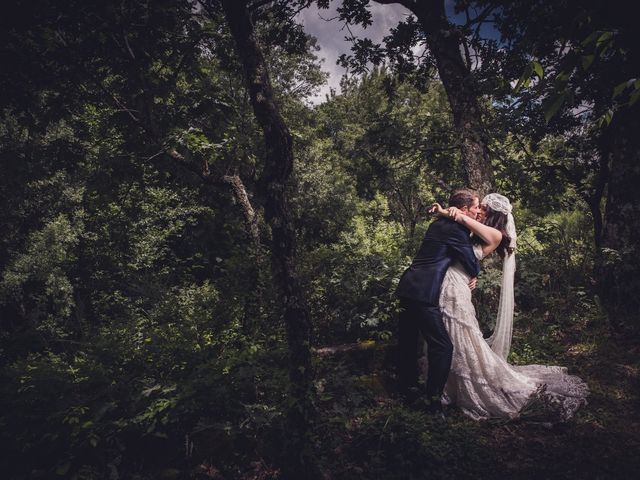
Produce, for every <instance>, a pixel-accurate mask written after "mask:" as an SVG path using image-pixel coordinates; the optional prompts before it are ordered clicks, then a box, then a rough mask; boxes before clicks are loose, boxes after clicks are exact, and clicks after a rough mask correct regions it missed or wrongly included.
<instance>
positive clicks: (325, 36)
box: [297, 1, 409, 103]
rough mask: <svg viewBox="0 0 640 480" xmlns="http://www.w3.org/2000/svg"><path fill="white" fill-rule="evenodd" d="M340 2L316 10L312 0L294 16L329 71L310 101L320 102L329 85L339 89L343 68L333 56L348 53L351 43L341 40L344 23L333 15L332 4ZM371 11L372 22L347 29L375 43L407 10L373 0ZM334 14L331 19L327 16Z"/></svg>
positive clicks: (334, 11)
mask: <svg viewBox="0 0 640 480" xmlns="http://www.w3.org/2000/svg"><path fill="white" fill-rule="evenodd" d="M339 4H340V2H335V1H334V2H331V8H329V10H318V8H317V7H316V5H315V4H313V6H311V7H310V8H308V9H305V10H303V11H302V12H301V13H300V14H299V15H298V17H297V20H298V21H299V22H300V23H301V24H302V25H303V26H304V29H305V31H306V32H307V33H309V34H310V35H313V36H314V37H316V38H317V39H318V44H319V46H320V48H321V49H320V51H319V52H318V56H319V57H320V58H324V62H323V64H322V69H323V70H324V71H326V72H329V74H330V77H329V82H328V84H327V85H325V86H323V87H322V89H321V90H320V91H319V92H318V93H317V94H316V95H315V97H314V98H311V99H310V100H311V101H312V102H313V103H320V102H323V101H324V99H325V95H326V94H328V93H329V89H330V88H333V89H335V90H336V91H337V92H339V91H340V86H339V83H340V77H342V75H343V74H344V73H345V69H344V68H342V67H340V66H338V65H336V60H337V59H338V57H339V56H340V55H341V54H342V53H349V52H350V49H351V43H350V42H348V41H346V40H345V37H346V36H349V32H348V31H347V29H346V28H344V24H343V23H341V22H340V21H339V20H338V19H335V18H334V17H336V16H337V13H336V7H337V6H338V5H339ZM370 9H371V13H372V15H373V25H371V26H370V27H368V28H367V29H363V28H362V27H361V26H359V25H354V26H351V31H352V32H353V34H354V35H356V36H357V37H359V38H364V37H367V38H370V39H371V40H373V41H374V42H375V43H380V42H381V41H382V38H383V37H384V36H385V35H387V34H388V33H389V30H390V29H391V28H393V27H395V26H396V25H398V22H400V21H401V20H404V19H405V18H406V17H407V16H408V15H409V11H408V10H407V9H406V8H404V7H402V6H401V5H398V4H394V5H380V4H377V3H373V2H372V4H371V6H370ZM332 18H334V20H330V21H328V20H329V19H332Z"/></svg>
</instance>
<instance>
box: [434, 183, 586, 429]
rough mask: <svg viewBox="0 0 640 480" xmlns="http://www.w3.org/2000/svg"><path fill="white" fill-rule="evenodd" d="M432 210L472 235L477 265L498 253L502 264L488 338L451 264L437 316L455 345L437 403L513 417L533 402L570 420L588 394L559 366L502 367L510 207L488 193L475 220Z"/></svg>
mask: <svg viewBox="0 0 640 480" xmlns="http://www.w3.org/2000/svg"><path fill="white" fill-rule="evenodd" d="M432 208H433V211H434V212H435V213H436V214H437V215H439V216H448V217H450V218H452V219H453V220H454V221H456V222H458V223H462V224H463V225H464V226H466V227H467V228H468V229H469V230H471V232H472V233H473V235H474V239H475V241H476V245H475V246H474V253H475V255H476V257H477V258H478V259H479V260H482V259H483V258H485V257H486V256H487V255H489V254H490V253H492V252H493V251H496V252H497V253H498V255H500V257H502V259H503V282H502V290H501V295H500V304H499V307H498V310H499V313H498V320H497V322H496V328H495V330H494V333H493V335H492V336H491V337H490V338H488V339H484V338H483V336H482V332H481V331H480V327H479V325H478V320H477V318H476V312H475V308H474V306H473V304H472V302H471V290H470V288H469V281H470V278H469V275H468V274H467V273H466V271H465V270H464V269H463V268H462V267H461V266H460V265H457V264H454V265H452V266H451V267H449V269H448V270H447V273H446V274H445V277H444V280H443V282H442V289H441V291H440V310H441V311H442V318H443V321H444V325H445V327H446V329H447V331H448V333H449V336H450V338H451V342H452V343H453V360H452V364H451V371H450V373H449V377H448V380H447V384H446V386H445V389H444V395H443V403H445V404H447V403H452V404H455V405H457V406H458V407H460V408H461V409H462V411H463V412H464V413H465V414H467V415H468V416H470V417H472V418H474V419H476V420H480V419H487V418H515V417H517V416H519V414H520V412H521V411H522V410H523V408H525V407H526V406H527V405H528V404H529V403H530V402H531V401H532V400H534V399H535V398H542V399H543V400H545V401H544V403H545V404H546V405H551V406H553V409H554V411H555V412H556V413H557V414H559V416H560V418H561V419H562V420H566V419H568V418H571V417H572V416H573V414H574V413H575V411H576V410H577V409H578V408H579V407H580V406H581V405H584V404H586V397H587V395H588V388H587V385H586V383H585V382H584V381H582V380H581V379H580V378H579V377H576V376H573V375H569V374H568V373H567V369H566V368H565V367H557V366H543V365H525V366H515V365H510V364H509V363H507V361H506V357H507V355H508V353H509V348H510V344H511V326H512V322H513V276H514V272H515V253H514V248H515V240H516V231H515V225H514V221H513V216H512V214H511V204H510V203H509V200H508V199H507V198H506V197H504V196H503V195H500V194H497V193H492V194H489V195H487V196H486V197H485V198H484V199H483V200H482V202H481V210H482V213H481V215H480V216H479V219H480V220H481V221H476V220H474V219H473V218H471V217H469V216H467V215H465V214H464V213H462V212H461V211H460V210H458V209H457V208H455V207H449V208H447V209H443V208H442V207H441V206H440V205H438V204H434V205H433V207H432Z"/></svg>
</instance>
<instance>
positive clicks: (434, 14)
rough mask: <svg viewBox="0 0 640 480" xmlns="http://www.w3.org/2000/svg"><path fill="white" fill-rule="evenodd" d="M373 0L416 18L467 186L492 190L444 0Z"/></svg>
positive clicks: (475, 107) (474, 102) (475, 109)
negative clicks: (457, 140) (447, 112)
mask: <svg viewBox="0 0 640 480" xmlns="http://www.w3.org/2000/svg"><path fill="white" fill-rule="evenodd" d="M375 1H377V2H378V3H384V4H388V3H400V4H402V5H404V6H405V7H406V8H407V9H409V10H410V11H411V12H412V13H413V14H414V15H415V16H416V18H417V19H418V22H419V23H420V26H421V27H422V30H423V31H424V33H425V34H426V36H427V44H428V46H429V50H430V51H431V53H432V55H433V56H434V58H435V60H436V66H437V67H438V73H439V75H440V80H441V81H442V85H443V86H444V89H445V91H446V92H447V97H448V99H449V105H450V106H451V112H452V114H453V123H454V126H455V128H456V129H457V130H458V132H459V134H460V152H461V158H462V164H463V165H464V169H465V173H466V176H467V182H468V186H469V187H471V188H473V189H475V190H477V191H478V192H479V193H480V195H481V196H483V195H485V194H487V193H489V192H491V191H493V190H494V188H495V183H494V177H493V168H492V166H491V160H490V158H489V149H488V147H487V141H486V139H485V137H484V131H483V128H482V119H481V116H480V106H479V104H478V98H477V95H476V93H475V92H474V89H473V86H472V84H471V78H470V72H469V68H468V67H467V65H466V64H465V62H464V59H463V57H462V53H461V51H460V49H461V47H462V46H463V42H464V40H463V39H462V37H461V34H460V32H459V31H458V29H456V28H455V26H453V25H451V24H450V23H449V21H448V20H447V16H446V13H445V8H444V0H421V1H420V0H415V1H411V0H401V1H396V2H392V1H385V0H382V1H379V0H375Z"/></svg>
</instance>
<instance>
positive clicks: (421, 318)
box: [398, 298, 453, 399]
mask: <svg viewBox="0 0 640 480" xmlns="http://www.w3.org/2000/svg"><path fill="white" fill-rule="evenodd" d="M400 308H401V309H400V316H399V321H398V379H399V387H400V390H401V391H404V392H407V391H408V390H409V389H410V388H412V387H417V386H418V354H417V349H418V332H420V333H421V334H422V336H423V337H424V339H425V340H426V342H427V359H428V361H429V367H428V369H427V385H426V394H427V397H428V398H429V399H440V397H441V396H442V392H443V390H444V386H445V384H446V383H447V377H448V376H449V370H450V369H451V357H452V354H453V344H452V343H451V339H450V338H449V334H448V333H447V329H446V328H445V326H444V323H443V322H442V313H441V312H440V307H439V306H438V305H431V304H428V303H423V302H419V301H417V300H411V299H407V298H401V299H400Z"/></svg>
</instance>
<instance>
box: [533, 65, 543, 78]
mask: <svg viewBox="0 0 640 480" xmlns="http://www.w3.org/2000/svg"><path fill="white" fill-rule="evenodd" d="M531 69H532V70H533V73H535V74H536V75H537V77H538V78H539V79H540V80H542V79H543V78H544V69H543V68H542V65H540V63H539V62H531Z"/></svg>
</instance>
